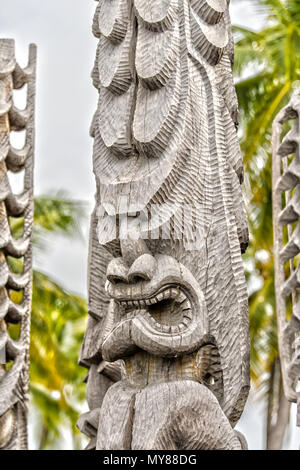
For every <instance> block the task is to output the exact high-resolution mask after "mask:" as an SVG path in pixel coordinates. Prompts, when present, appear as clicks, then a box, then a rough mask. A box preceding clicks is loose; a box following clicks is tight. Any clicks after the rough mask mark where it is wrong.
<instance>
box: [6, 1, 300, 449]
mask: <svg viewBox="0 0 300 470" xmlns="http://www.w3.org/2000/svg"><path fill="white" fill-rule="evenodd" d="M95 6H96V3H95V1H93V0H51V1H49V2H46V1H41V0H26V1H24V0H0V37H2V38H14V39H15V41H16V53H17V59H18V61H19V63H20V64H21V65H22V66H23V65H25V64H26V57H27V46H28V44H29V43H30V42H35V43H36V44H37V45H38V71H37V75H38V79H37V109H36V156H35V159H36V166H35V193H36V195H42V194H46V193H49V192H50V191H53V190H54V191H58V190H64V191H67V192H68V193H69V195H70V196H71V197H72V198H74V199H80V200H86V201H88V202H89V203H90V207H92V205H93V194H94V191H95V184H94V177H93V173H92V139H91V138H90V137H89V125H90V121H91V118H92V115H93V112H94V110H95V109H96V103H97V92H96V90H95V89H94V88H93V86H92V82H91V79H90V71H91V69H92V66H93V62H94V56H95V50H96V39H95V38H94V37H93V35H92V33H91V25H92V18H93V14H94V11H95ZM231 16H232V22H233V23H235V24H239V25H243V26H248V27H250V28H252V29H258V28H259V27H260V25H261V21H262V20H261V18H259V17H258V15H257V14H255V12H254V11H253V8H252V7H251V1H241V0H238V1H234V2H233V4H232V6H231ZM19 100H20V103H21V101H22V99H21V97H20V98H19ZM17 104H18V103H17ZM87 238H88V237H87V227H86V228H85V239H84V241H72V242H70V241H65V240H63V239H62V238H58V239H57V238H56V239H55V241H54V240H52V243H51V244H50V248H49V251H48V252H47V253H45V254H39V256H38V257H36V259H35V266H36V267H37V268H39V269H40V270H43V271H44V272H47V273H50V274H51V275H52V276H53V277H54V278H56V279H58V280H59V281H60V282H62V283H63V284H64V285H65V286H66V287H67V288H68V289H70V290H72V291H76V292H79V293H82V294H83V295H86V277H87V275H86V273H87V243H88V242H87ZM261 408H262V406H261V405H259V404H257V403H254V404H252V403H249V404H248V406H247V408H246V411H245V413H244V415H243V418H242V420H241V421H240V424H239V426H238V429H240V430H241V431H242V432H243V433H244V434H245V435H246V437H247V439H248V443H249V447H250V449H260V448H263V436H264V424H263V419H262V410H261ZM293 415H295V410H293ZM292 434H293V435H292V439H291V440H290V444H289V446H290V448H293V449H296V448H298V445H299V443H300V433H299V432H295V431H294V432H293V433H292Z"/></svg>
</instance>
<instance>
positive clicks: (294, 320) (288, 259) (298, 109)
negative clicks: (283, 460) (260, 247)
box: [272, 96, 300, 426]
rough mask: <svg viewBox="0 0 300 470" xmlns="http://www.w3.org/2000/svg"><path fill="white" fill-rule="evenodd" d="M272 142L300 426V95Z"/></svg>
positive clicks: (282, 290)
mask: <svg viewBox="0 0 300 470" xmlns="http://www.w3.org/2000/svg"><path fill="white" fill-rule="evenodd" d="M289 124H290V130H289V132H286V129H287V128H288V125H289ZM283 136H284V137H283ZM272 144H273V170H272V173H273V229H274V267H275V293H276V308H277V325H278V344H279V352H280V362H281V370H282V378H283V385H284V392H285V395H286V398H287V399H288V400H289V401H291V402H295V403H298V415H297V424H298V426H300V393H299V391H297V386H298V381H299V380H300V303H299V288H300V265H299V253H300V239H299V230H300V224H299V217H300V184H299V182H300V151H299V145H300V96H294V97H293V98H292V99H291V101H290V102H289V104H288V105H287V106H286V107H285V108H283V110H282V111H281V112H280V113H279V114H278V115H277V117H276V118H275V120H274V123H273V141H272Z"/></svg>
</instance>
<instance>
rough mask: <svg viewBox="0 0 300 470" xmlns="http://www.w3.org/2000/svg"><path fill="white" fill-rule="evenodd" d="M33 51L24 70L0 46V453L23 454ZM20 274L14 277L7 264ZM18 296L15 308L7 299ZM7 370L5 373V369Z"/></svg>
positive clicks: (10, 48) (5, 44)
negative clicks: (14, 229) (17, 134)
mask: <svg viewBox="0 0 300 470" xmlns="http://www.w3.org/2000/svg"><path fill="white" fill-rule="evenodd" d="M35 68H36V47H35V46H34V45H31V46H30V49H29V61H28V66H27V67H26V68H25V69H21V67H20V66H19V65H18V64H17V63H16V59H15V51H14V41H13V40H10V39H1V40H0V350H1V353H2V355H1V358H3V361H2V362H3V364H0V448H1V449H26V448H27V400H28V380H29V370H28V368H29V341H30V312H31V297H32V228H33V165H34V161H33V158H34V103H35ZM25 85H27V104H26V108H25V109H24V110H19V109H17V108H16V107H15V105H14V101H13V90H14V89H20V88H22V87H23V86H25ZM23 130H25V134H26V136H25V144H24V147H23V148H22V149H16V148H13V147H12V145H11V144H10V133H11V131H23ZM22 171H23V172H24V185H23V191H22V192H21V193H20V194H17V195H16V194H14V193H13V191H12V188H11V185H10V172H12V173H19V172H22ZM11 218H22V219H23V221H24V222H23V233H22V235H21V236H20V237H19V238H15V236H14V235H13V234H12V233H11V226H10V220H11ZM14 258H15V259H18V260H21V262H22V264H21V265H22V266H23V269H22V271H21V272H14V270H13V267H12V266H13V265H12V261H13V259H14ZM13 291H18V292H20V293H22V297H21V298H22V300H21V303H16V302H14V301H13V299H12V293H13ZM11 323H14V324H20V333H19V337H18V339H17V340H13V339H12V338H11V337H10V335H9V330H8V327H9V324H11ZM10 362H11V363H12V364H10V367H7V364H8V363H10Z"/></svg>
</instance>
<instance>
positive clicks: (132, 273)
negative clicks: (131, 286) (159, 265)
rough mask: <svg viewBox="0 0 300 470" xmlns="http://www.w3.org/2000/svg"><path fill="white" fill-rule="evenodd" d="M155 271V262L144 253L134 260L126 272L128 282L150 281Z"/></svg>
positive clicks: (150, 256)
mask: <svg viewBox="0 0 300 470" xmlns="http://www.w3.org/2000/svg"><path fill="white" fill-rule="evenodd" d="M155 270H156V260H155V258H154V257H153V256H152V255H149V254H148V253H145V254H143V255H141V256H140V257H139V258H138V259H136V260H135V262H134V263H133V265H132V266H131V268H130V269H129V272H128V281H129V282H134V283H135V282H139V281H150V280H151V279H152V278H153V276H154V273H155Z"/></svg>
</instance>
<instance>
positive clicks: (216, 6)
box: [79, 0, 249, 448]
mask: <svg viewBox="0 0 300 470" xmlns="http://www.w3.org/2000/svg"><path fill="white" fill-rule="evenodd" d="M228 3H229V2H227V1H225V0H199V1H198V0H197V1H194V0H152V1H151V2H150V1H148V0H129V1H128V0H114V1H111V0H110V1H108V0H101V1H99V2H98V6H97V8H96V13H95V17H94V21H93V32H94V34H95V36H96V37H97V38H99V44H98V48H97V53H96V60H95V66H94V69H93V71H92V78H93V83H94V85H95V86H96V88H97V89H98V91H99V104H98V108H97V110H96V113H95V115H94V118H93V122H92V126H91V135H92V136H93V138H94V153H93V164H94V173H95V177H96V182H97V193H96V207H95V210H94V213H93V216H92V225H91V249H90V257H89V266H90V267H89V271H90V275H89V276H90V278H89V291H90V295H89V297H90V298H89V304H90V320H89V324H88V328H87V332H86V335H85V339H84V344H83V347H82V351H81V356H80V362H81V363H82V364H84V365H85V366H87V367H89V366H90V367H91V366H93V367H94V366H97V365H99V364H100V363H101V361H102V360H103V359H104V360H105V361H106V363H112V364H114V370H115V371H118V372H119V374H121V376H122V377H123V380H122V382H121V384H122V385H121V384H120V387H121V389H122V392H120V393H119V392H118V393H119V395H118V400H117V402H116V403H115V405H113V403H114V400H115V396H114V395H113V391H112V390H114V389H115V388H114V387H115V386H113V387H109V388H106V387H107V382H106V384H105V390H107V392H106V394H105V396H104V401H103V405H102V406H101V404H100V402H99V401H97V403H96V405H95V409H97V410H98V412H99V413H100V414H99V416H100V418H99V419H100V421H99V431H98V437H97V436H96V435H95V429H94V423H95V414H94V412H93V409H92V414H91V419H90V418H89V414H86V415H85V417H84V419H83V420H82V419H81V420H80V423H79V426H80V428H81V429H82V430H86V429H91V428H93V432H92V433H90V434H91V435H90V437H92V439H93V442H91V444H90V447H93V446H94V447H97V448H112V447H111V446H116V445H118V446H120V448H131V447H132V446H134V447H132V448H155V447H153V446H156V445H157V446H158V447H157V448H162V447H161V446H163V445H165V446H167V447H165V448H169V447H168V446H169V445H170V446H175V444H174V443H173V444H171V441H170V439H166V441H163V440H158V439H159V438H158V432H159V431H158V427H157V426H156V429H155V430H154V428H153V429H152V431H153V435H152V438H153V439H154V441H153V442H152V443H150V441H148V437H146V435H145V436H144V438H143V439H142V440H141V441H140V442H139V443H135V441H134V437H133V428H134V426H135V425H137V426H140V424H139V425H138V424H137V422H136V416H138V413H139V408H138V407H140V406H141V405H140V404H139V405H137V403H140V402H138V401H137V399H136V397H137V395H136V394H137V393H142V390H144V391H145V394H144V395H143V396H146V395H147V390H148V388H149V387H152V388H151V390H152V389H153V390H156V392H153V393H154V394H155V393H156V394H157V400H158V399H159V398H158V397H160V388H159V387H160V386H161V384H162V383H163V382H166V384H167V385H166V387H167V388H168V387H170V390H172V393H173V390H174V396H175V395H176V394H178V399H179V398H180V397H181V395H182V394H184V397H185V400H186V405H184V401H183V402H182V406H183V407H184V409H185V410H186V416H190V415H189V413H192V411H191V410H192V407H193V406H194V405H193V404H192V403H193V394H194V393H195V391H196V393H197V394H199V413H200V409H201V407H202V406H203V407H204V408H203V410H204V409H205V406H204V403H205V402H206V401H207V408H208V410H209V409H210V411H207V413H208V415H210V413H211V415H210V416H211V420H213V419H215V420H216V421H218V419H220V420H221V421H222V420H223V419H224V421H223V422H224V426H225V428H226V426H229V427H230V429H231V430H232V428H233V427H234V426H235V424H236V422H237V421H238V419H239V417H240V415H241V413H242V411H243V408H244V404H245V401H246V399H247V395H248V390H249V338H248V300H247V290H246V284H245V278H244V272H243V264H242V257H241V251H244V250H245V249H246V247H247V243H248V225H247V218H246V213H245V207H244V201H243V195H242V190H241V183H242V181H243V162H242V157H241V152H240V147H239V143H238V138H237V133H236V127H237V115H238V111H237V98H236V93H235V90H234V85H233V78H232V65H233V40H232V33H231V25H230V18H229V12H228ZM141 354H142V357H141ZM143 354H146V357H144V356H143ZM185 357H186V358H187V362H184V358H185ZM128 358H130V359H128ZM128 361H129V362H128ZM170 361H171V363H172V364H171V363H170ZM172 361H173V362H172ZM174 361H175V362H174ZM178 361H179V362H178ZM182 361H183V362H184V364H183V363H182ZM107 367H108V366H105V367H104V368H101V372H99V373H100V375H103V374H105V371H106V369H107ZM169 367H170V368H171V369H170V370H171V371H173V372H172V373H171V372H170V374H166V370H168V368H169ZM178 370H179V371H181V374H182V375H181V376H180V375H179V376H178V373H177V372H178ZM176 371H177V372H176ZM204 371H205V373H204ZM131 376H132V377H134V380H133V379H132V380H131V379H130V377H131ZM184 377H185V380H183V378H184ZM181 379H182V380H183V382H182V384H183V385H181V384H180V383H179V385H178V386H177V385H176V384H177V383H178V381H180V380H181ZM138 382H139V383H142V385H141V386H140V387H141V389H139V388H137V383H138ZM116 387H117V385H116ZM203 387H204V388H205V390H203ZM121 389H120V390H121ZM137 389H138V390H140V391H139V392H137ZM118 390H119V389H118ZM183 390H185V392H183ZM149 393H150V392H149ZM170 393H171V392H170ZM99 394H100V395H101V397H103V393H102V392H101V393H100V392H99ZM122 394H124V397H123V396H122ZM95 395H97V393H96V392H95ZM100 395H99V396H100ZM201 397H202V398H203V400H202V398H201ZM211 397H215V399H216V400H217V401H216V402H215V401H214V405H212V402H211V401H210V400H211V399H212V400H213V398H211ZM180 399H181V398H180ZM161 400H162V401H161V404H160V405H159V406H162V407H165V408H166V410H169V411H168V413H167V414H168V415H169V414H170V413H171V408H172V406H173V405H172V403H173V402H172V403H171V402H170V403H168V397H167V396H166V397H165V398H164V397H162V398H161ZM100 401H101V402H102V398H101V400H100ZM104 403H106V405H105V406H107V407H108V408H107V410H109V409H110V408H109V407H110V406H114V408H115V412H114V413H112V412H110V411H107V413H108V414H107V416H106V413H105V412H104V411H103V410H104V408H103V407H104ZM216 403H218V407H219V408H218V407H217V406H216V409H217V408H218V412H216V413H217V414H216V415H214V413H215V412H214V411H212V409H213V408H214V406H215V404H216ZM210 404H211V406H212V408H210ZM123 406H124V423H123V424H124V430H123V431H121V428H120V427H119V428H118V426H119V424H120V423H119V424H118V423H117V421H118V419H119V418H117V416H123V415H122V413H123V411H122V410H123V408H122V407H123ZM151 406H152V405H151V403H150V402H149V404H148V405H147V407H146V408H145V409H144V411H143V412H144V413H146V410H147V413H148V414H151V413H155V410H153V409H151ZM214 409H215V408H214ZM130 410H131V411H130ZM188 410H190V411H188ZM177 411H178V413H179V414H178V417H174V419H175V421H176V422H178V423H179V422H180V423H183V422H185V423H186V422H187V421H184V420H182V419H181V418H179V416H181V415H180V410H177ZM177 411H174V413H175V415H176V413H177ZM128 413H132V416H131V417H128V416H127V415H128ZM141 413H142V411H141ZM195 413H196V414H194V415H193V416H194V421H195V435H197V434H199V436H200V435H201V433H202V431H201V424H199V423H198V418H197V417H196V415H197V412H195ZM213 415H214V416H215V418H212V416H213ZM217 415H218V418H216V416H217ZM157 416H159V411H157ZM176 416H177V415H176ZM221 416H222V418H221ZM120 419H121V421H122V420H123V418H120ZM141 419H142V418H141ZM143 419H146V415H145V416H144V418H143ZM166 419H167V418H166ZM168 419H170V423H171V422H172V418H171V415H170V416H169V418H168ZM191 419H192V418H191ZM209 419H210V418H209ZM89 420H90V426H89ZM192 421H193V419H192ZM194 421H193V422H194ZM168 422H169V421H168ZM130 423H131V424H130ZM225 423H226V424H225ZM110 426H111V427H112V428H110ZM120 426H121V425H120ZM170 426H173V424H170ZM174 426H175V424H174ZM178 426H179V427H181V428H182V429H181V430H182V431H184V429H183V428H184V426H185V424H178ZM197 426H200V427H197ZM225 428H224V429H225ZM108 429H115V430H116V433H118V435H117V436H116V439H118V444H116V443H114V444H112V443H111V442H110V440H109V437H108V435H109V434H111V432H110V431H108ZM117 429H118V430H117ZM139 429H140V430H139V431H138V433H140V432H141V428H140V427H139ZM211 429H212V428H211ZM226 429H227V428H226ZM178 432H179V431H178ZM122 433H123V434H122ZM104 435H105V436H107V437H106V438H105V437H103V436H104ZM228 439H229V440H228V442H227V443H225V442H223V443H221V441H219V438H218V436H217V435H215V442H216V444H215V445H216V446H217V447H218V446H219V447H220V448H238V447H239V448H240V441H239V439H238V442H237V438H236V435H235V434H234V432H233V431H232V433H231V434H230V436H229V437H228ZM205 440H206V438H203V440H201V446H203V448H208V447H212V448H215V447H213V444H212V440H213V437H212V440H210V441H209V440H208V441H207V443H206V444H207V446H208V447H205V445H206V444H205V442H204V441H205ZM154 442H155V444H154ZM158 442H159V443H158ZM162 442H164V444H163V443H162ZM181 442H182V444H180V443H181ZM199 442H200V441H199ZM180 445H182V446H183V447H182V448H189V447H190V448H194V447H193V445H195V446H196V443H194V444H193V443H192V441H191V440H189V438H188V437H186V441H184V438H182V439H181V438H178V441H177V442H176V446H180ZM184 446H186V447H184ZM199 446H200V443H199ZM114 448H116V447H114ZM171 448H173V447H171ZM174 448H175V447H174ZM176 448H180V447H176ZM195 448H196V447H195ZM201 448H202V447H201Z"/></svg>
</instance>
